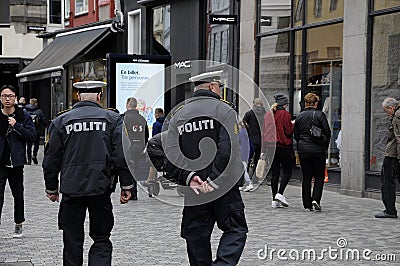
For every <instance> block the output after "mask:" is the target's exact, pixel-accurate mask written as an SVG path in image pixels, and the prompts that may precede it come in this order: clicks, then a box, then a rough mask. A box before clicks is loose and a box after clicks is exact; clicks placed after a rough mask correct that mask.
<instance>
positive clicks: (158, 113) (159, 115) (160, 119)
mask: <svg viewBox="0 0 400 266" xmlns="http://www.w3.org/2000/svg"><path fill="white" fill-rule="evenodd" d="M154 117H155V118H156V122H154V123H153V129H152V136H155V135H156V134H158V133H161V130H162V126H163V124H164V120H165V117H164V110H163V109H162V108H156V110H155V112H154Z"/></svg>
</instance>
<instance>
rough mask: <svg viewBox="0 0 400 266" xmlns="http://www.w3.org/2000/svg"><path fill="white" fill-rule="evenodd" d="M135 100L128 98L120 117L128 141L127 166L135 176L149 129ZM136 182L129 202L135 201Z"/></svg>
mask: <svg viewBox="0 0 400 266" xmlns="http://www.w3.org/2000/svg"><path fill="white" fill-rule="evenodd" d="M136 107H137V100H136V98H134V97H130V98H128V99H127V100H126V110H127V111H126V112H125V113H124V114H123V115H122V117H123V120H124V124H125V127H126V130H127V133H128V138H129V141H130V152H129V157H130V158H129V160H128V164H129V165H130V166H131V169H133V172H134V173H135V175H137V177H138V175H139V171H140V169H139V167H140V163H141V162H142V161H144V160H145V146H146V143H147V140H148V139H149V128H148V126H147V121H146V119H145V118H144V117H143V116H142V115H141V114H139V111H138V110H136ZM137 193H138V191H137V180H136V178H135V180H134V185H133V188H132V190H131V194H132V197H131V200H137V199H138V197H137Z"/></svg>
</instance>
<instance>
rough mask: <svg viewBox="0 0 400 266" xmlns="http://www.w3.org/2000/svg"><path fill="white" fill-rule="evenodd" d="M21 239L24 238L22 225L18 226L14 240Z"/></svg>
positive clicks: (16, 226)
mask: <svg viewBox="0 0 400 266" xmlns="http://www.w3.org/2000/svg"><path fill="white" fill-rule="evenodd" d="M21 237H22V224H16V225H15V230H14V234H13V238H21Z"/></svg>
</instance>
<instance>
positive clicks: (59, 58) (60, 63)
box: [16, 25, 111, 81]
mask: <svg viewBox="0 0 400 266" xmlns="http://www.w3.org/2000/svg"><path fill="white" fill-rule="evenodd" d="M108 34H111V31H110V29H109V25H105V26H102V27H96V28H94V29H90V30H80V31H73V32H66V33H62V34H58V35H57V36H56V38H55V39H54V41H52V42H51V43H50V44H49V45H48V46H46V48H45V49H44V50H43V51H42V52H41V53H40V54H38V55H37V56H36V57H35V59H33V61H32V62H31V63H30V64H29V65H27V66H26V67H25V68H24V69H23V70H22V71H21V72H20V73H19V74H17V75H16V76H17V78H24V77H29V76H33V75H40V74H44V73H50V72H53V71H59V70H63V69H64V66H65V65H66V64H68V63H69V62H71V61H72V60H74V59H75V58H76V57H77V56H79V55H80V54H81V53H82V52H84V51H86V50H88V49H91V48H92V46H93V45H96V44H98V43H99V41H101V40H102V39H104V38H105V37H106V36H108ZM21 81H22V80H21ZM25 81H27V80H25Z"/></svg>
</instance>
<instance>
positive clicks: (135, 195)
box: [130, 193, 138, 200]
mask: <svg viewBox="0 0 400 266" xmlns="http://www.w3.org/2000/svg"><path fill="white" fill-rule="evenodd" d="M130 200H138V198H137V194H133V193H132V197H131V198H130Z"/></svg>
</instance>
